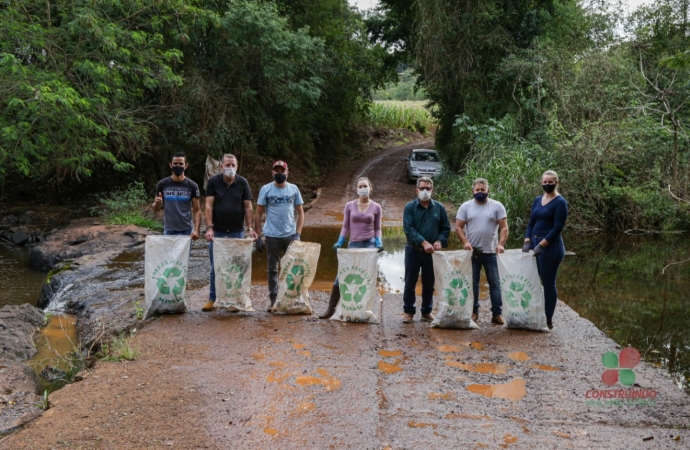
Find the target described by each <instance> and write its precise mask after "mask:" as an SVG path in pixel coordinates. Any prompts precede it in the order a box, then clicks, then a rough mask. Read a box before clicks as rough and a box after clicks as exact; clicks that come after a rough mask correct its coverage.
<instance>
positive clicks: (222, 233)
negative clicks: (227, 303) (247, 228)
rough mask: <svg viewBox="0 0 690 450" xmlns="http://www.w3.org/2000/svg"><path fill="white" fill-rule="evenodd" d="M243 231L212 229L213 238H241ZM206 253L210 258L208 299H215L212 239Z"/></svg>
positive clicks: (213, 300)
mask: <svg viewBox="0 0 690 450" xmlns="http://www.w3.org/2000/svg"><path fill="white" fill-rule="evenodd" d="M242 238H244V231H230V232H225V231H215V230H214V231H213V239H242ZM208 254H209V256H210V258H211V288H210V289H209V294H208V299H209V300H210V301H212V302H215V301H216V268H215V267H214V265H213V241H211V242H209V243H208Z"/></svg>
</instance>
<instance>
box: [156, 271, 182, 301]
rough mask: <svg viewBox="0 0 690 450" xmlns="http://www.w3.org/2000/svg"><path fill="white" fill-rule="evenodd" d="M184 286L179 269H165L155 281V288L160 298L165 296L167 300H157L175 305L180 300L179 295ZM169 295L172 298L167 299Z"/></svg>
mask: <svg viewBox="0 0 690 450" xmlns="http://www.w3.org/2000/svg"><path fill="white" fill-rule="evenodd" d="M185 284H186V280H185V276H184V274H183V272H182V270H181V269H180V268H179V267H176V266H170V267H167V268H166V269H165V270H164V271H163V272H162V273H161V274H160V276H159V277H158V278H157V279H156V287H157V288H158V292H160V294H161V295H162V296H166V297H168V298H161V299H159V300H160V301H163V302H166V303H176V302H179V301H181V300H182V298H181V297H180V295H181V294H182V292H183V291H184V287H185ZM171 294H172V296H173V298H169V297H170V295H171Z"/></svg>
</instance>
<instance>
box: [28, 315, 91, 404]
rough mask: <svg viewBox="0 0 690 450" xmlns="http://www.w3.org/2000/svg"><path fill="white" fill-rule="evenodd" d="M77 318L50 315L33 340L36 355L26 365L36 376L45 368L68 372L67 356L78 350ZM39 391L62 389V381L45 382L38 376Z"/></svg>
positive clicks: (45, 380) (63, 382)
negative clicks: (49, 367)
mask: <svg viewBox="0 0 690 450" xmlns="http://www.w3.org/2000/svg"><path fill="white" fill-rule="evenodd" d="M76 325H77V318H76V317H74V316H68V315H57V314H54V315H51V316H50V318H49V319H48V324H47V325H46V326H45V327H43V328H42V329H41V331H40V332H39V333H38V335H37V336H36V339H34V343H35V345H36V350H37V353H36V354H35V355H34V356H33V357H32V358H31V359H30V360H29V361H28V365H29V366H31V367H32V368H33V369H34V372H36V374H40V373H41V372H42V371H43V369H44V368H45V367H46V366H51V367H55V368H56V369H59V370H61V371H65V372H69V371H70V367H69V360H70V358H68V357H67V355H68V354H69V353H70V352H72V351H74V350H75V349H77V350H78V349H79V339H78V338H77V327H76ZM37 380H38V382H39V389H40V391H41V392H43V391H44V390H45V389H48V390H49V391H52V390H55V389H56V388H59V387H62V386H63V385H64V384H65V381H64V380H57V381H55V380H53V381H51V380H47V379H46V378H44V377H43V376H38V377H37Z"/></svg>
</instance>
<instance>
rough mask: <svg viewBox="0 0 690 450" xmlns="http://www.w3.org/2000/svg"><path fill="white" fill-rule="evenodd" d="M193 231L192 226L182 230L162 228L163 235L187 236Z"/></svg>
mask: <svg viewBox="0 0 690 450" xmlns="http://www.w3.org/2000/svg"><path fill="white" fill-rule="evenodd" d="M192 231H194V229H193V228H190V229H189V230H184V231H173V230H163V234H164V235H165V236H189V235H190V234H192Z"/></svg>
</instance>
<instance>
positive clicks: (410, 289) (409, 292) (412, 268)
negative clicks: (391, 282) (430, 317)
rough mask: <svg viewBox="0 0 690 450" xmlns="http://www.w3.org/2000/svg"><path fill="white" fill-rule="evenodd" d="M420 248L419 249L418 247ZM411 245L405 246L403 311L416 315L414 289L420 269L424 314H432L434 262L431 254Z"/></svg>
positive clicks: (422, 310) (422, 309)
mask: <svg viewBox="0 0 690 450" xmlns="http://www.w3.org/2000/svg"><path fill="white" fill-rule="evenodd" d="M417 248H418V247H417ZM417 248H415V247H412V246H411V245H406V246H405V289H404V291H403V302H404V304H405V306H404V307H403V311H405V313H407V314H415V313H416V312H417V308H415V306H414V304H415V301H416V297H415V292H414V288H415V286H416V285H417V280H418V279H419V269H420V268H421V269H422V308H421V312H422V314H429V313H431V309H432V308H433V306H434V303H433V299H434V261H433V260H432V259H431V254H430V253H426V252H423V251H420V250H417Z"/></svg>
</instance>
